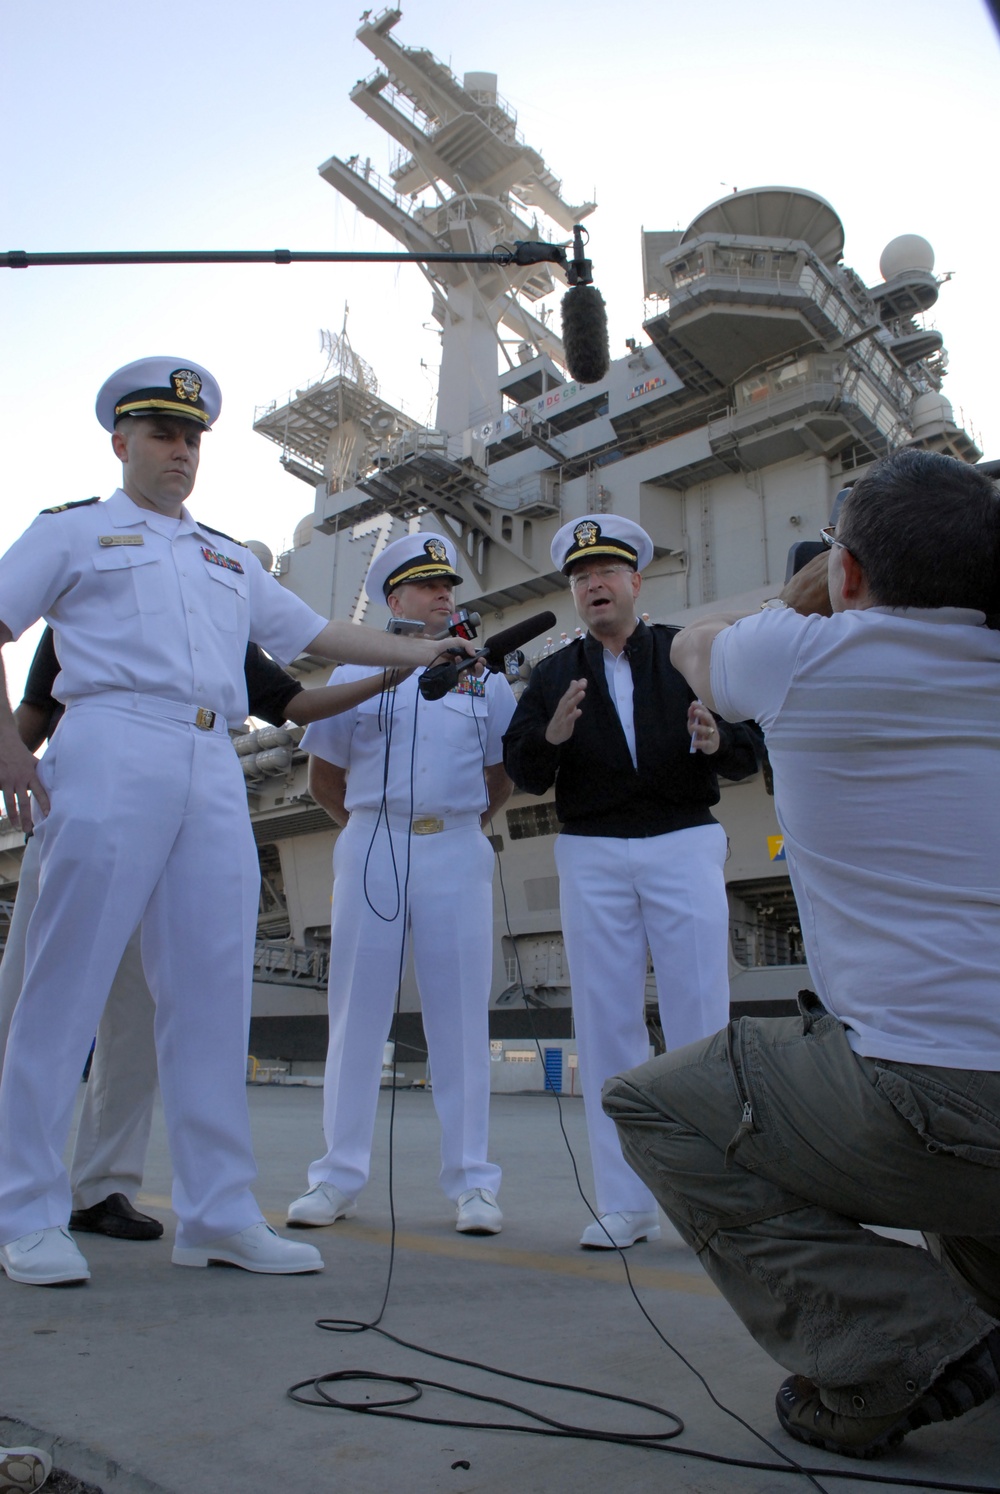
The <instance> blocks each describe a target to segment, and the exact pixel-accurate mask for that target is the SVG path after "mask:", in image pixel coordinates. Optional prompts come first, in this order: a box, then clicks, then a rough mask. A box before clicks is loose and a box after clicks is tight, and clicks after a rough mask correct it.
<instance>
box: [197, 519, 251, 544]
mask: <svg viewBox="0 0 1000 1494" xmlns="http://www.w3.org/2000/svg"><path fill="white" fill-rule="evenodd" d="M198 528H199V529H204V531H205V533H206V534H217V535H218V536H219V538H220V539H224V540H228V541H229V543H230V544H231V545H239V547H240V549H241V550H245V549H246V545H245V544H244V543H243V541H242V540H238V539H233V537H232V535H231V534H226V532H225V530H224V529H213V528H212V526H211V524H203V523H202V522H201V520H200V519H199V520H198Z"/></svg>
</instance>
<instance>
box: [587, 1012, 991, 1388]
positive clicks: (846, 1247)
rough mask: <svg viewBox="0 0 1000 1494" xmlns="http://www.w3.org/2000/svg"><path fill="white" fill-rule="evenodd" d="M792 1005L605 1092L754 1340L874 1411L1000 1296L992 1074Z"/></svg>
mask: <svg viewBox="0 0 1000 1494" xmlns="http://www.w3.org/2000/svg"><path fill="white" fill-rule="evenodd" d="M800 1005H801V1007H802V1014H801V1016H799V1017H789V1018H748V1017H744V1018H742V1019H741V1020H740V1021H739V1022H736V1023H732V1024H731V1025H730V1026H729V1027H728V1028H726V1029H724V1030H723V1031H722V1032H720V1033H717V1034H716V1036H715V1037H712V1038H707V1039H706V1040H705V1041H704V1042H701V1043H694V1044H692V1045H691V1046H690V1047H687V1048H682V1049H680V1050H678V1051H677V1052H674V1053H668V1054H665V1055H664V1056H663V1057H660V1058H655V1059H653V1060H652V1061H651V1062H649V1063H646V1064H642V1065H641V1066H640V1067H639V1068H636V1069H632V1070H630V1071H629V1072H627V1073H625V1074H620V1075H618V1076H617V1077H616V1078H613V1079H609V1080H608V1082H607V1084H606V1085H605V1087H604V1095H603V1104H604V1108H605V1110H606V1111H607V1113H608V1115H610V1116H611V1118H612V1119H613V1120H614V1122H615V1123H616V1125H617V1127H618V1134H619V1138H620V1140H621V1144H622V1151H623V1153H624V1155H625V1157H626V1159H627V1160H628V1162H629V1163H630V1164H631V1165H632V1167H633V1168H634V1169H635V1171H636V1172H637V1173H638V1174H639V1176H640V1177H641V1178H642V1179H643V1180H644V1181H645V1182H646V1183H647V1184H648V1186H649V1187H650V1188H651V1189H652V1191H653V1193H654V1194H655V1195H656V1197H657V1199H658V1201H659V1203H660V1205H661V1207H662V1208H663V1210H664V1212H665V1213H666V1214H667V1215H668V1216H669V1218H670V1219H671V1220H672V1221H673V1223H674V1225H675V1226H676V1228H677V1230H678V1231H679V1232H680V1234H681V1235H682V1237H683V1238H684V1239H685V1240H686V1241H687V1243H688V1244H689V1245H691V1247H692V1248H693V1249H694V1250H695V1251H696V1252H697V1253H698V1255H699V1258H700V1259H701V1262H702V1264H703V1266H704V1267H705V1269H706V1271H707V1272H708V1274H709V1276H710V1277H711V1278H712V1280H713V1281H714V1282H715V1283H716V1285H717V1286H718V1288H719V1290H720V1291H721V1292H722V1293H723V1295H724V1296H725V1297H726V1298H727V1299H728V1301H729V1303H730V1305H731V1306H732V1307H733V1308H734V1310H735V1311H736V1312H737V1313H738V1315H739V1316H740V1317H741V1318H742V1320H743V1322H744V1323H745V1324H746V1326H747V1328H748V1329H749V1330H750V1332H751V1333H752V1334H753V1336H754V1338H756V1340H757V1342H758V1343H759V1344H761V1346H762V1347H763V1348H764V1349H766V1350H767V1352H768V1353H769V1354H771V1355H772V1357H773V1358H774V1359H776V1360H777V1361H778V1363H779V1364H782V1365H784V1366H785V1367H786V1369H788V1370H790V1371H792V1372H794V1373H796V1374H801V1375H806V1376H808V1377H809V1378H810V1379H812V1380H814V1381H815V1382H816V1383H817V1384H818V1385H820V1386H821V1387H822V1389H823V1400H824V1402H825V1403H826V1404H827V1405H828V1406H829V1407H830V1409H831V1410H833V1411H837V1412H839V1413H841V1414H848V1415H854V1416H858V1415H870V1416H880V1415H883V1414H888V1413H889V1412H892V1411H895V1410H897V1409H899V1410H901V1409H903V1408H904V1407H905V1406H907V1405H909V1404H910V1403H911V1402H912V1401H913V1400H914V1399H915V1397H916V1395H917V1394H919V1392H920V1391H922V1390H924V1389H925V1388H926V1387H927V1386H928V1385H929V1384H930V1382H931V1381H932V1380H933V1379H934V1378H935V1376H936V1375H937V1374H938V1373H939V1372H940V1370H941V1369H942V1368H943V1366H944V1365H946V1364H948V1363H950V1362H951V1361H952V1360H954V1359H957V1358H959V1357H960V1356H961V1355H962V1354H963V1353H965V1351H966V1350H967V1349H968V1348H970V1347H971V1346H972V1345H973V1344H975V1343H976V1342H978V1340H980V1339H981V1338H982V1337H983V1336H984V1335H985V1334H986V1333H987V1332H988V1331H989V1329H990V1328H991V1327H992V1326H993V1321H992V1316H988V1314H990V1315H998V1316H1000V1234H997V1233H996V1231H997V1229H998V1222H1000V1074H997V1073H990V1072H984V1071H979V1070H957V1069H938V1068H929V1067H914V1066H911V1065H907V1064H898V1063H890V1062H887V1061H885V1060H872V1059H866V1058H859V1057H858V1056H857V1055H856V1054H855V1053H854V1052H853V1051H852V1049H851V1048H850V1046H849V1045H848V1042H847V1039H846V1035H845V1032H844V1028H843V1027H842V1025H841V1024H840V1022H838V1021H837V1020H836V1019H835V1018H834V1017H832V1016H830V1015H829V1014H828V1013H826V1012H825V1011H824V1009H823V1007H822V1006H821V1005H820V1003H819V1001H818V1000H817V999H816V997H815V996H813V995H812V994H811V993H809V992H803V993H802V995H801V996H800ZM862 1220H863V1221H864V1222H865V1223H867V1224H874V1225H883V1226H888V1227H895V1228H901V1229H915V1230H922V1231H924V1232H925V1233H926V1235H927V1236H928V1243H929V1245H930V1247H931V1249H930V1252H928V1251H926V1250H922V1249H920V1248H919V1247H915V1246H913V1245H908V1244H904V1243H902V1242H900V1241H897V1240H892V1239H887V1238H885V1237H884V1236H881V1235H877V1234H874V1233H873V1232H872V1231H871V1230H868V1229H864V1228H863V1227H862V1226H861V1223H860V1221H862Z"/></svg>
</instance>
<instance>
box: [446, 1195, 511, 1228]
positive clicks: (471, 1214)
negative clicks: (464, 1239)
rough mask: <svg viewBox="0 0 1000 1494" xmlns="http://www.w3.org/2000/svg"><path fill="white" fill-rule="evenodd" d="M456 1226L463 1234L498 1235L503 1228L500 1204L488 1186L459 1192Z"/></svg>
mask: <svg viewBox="0 0 1000 1494" xmlns="http://www.w3.org/2000/svg"><path fill="white" fill-rule="evenodd" d="M455 1228H456V1229H457V1230H458V1232H459V1234H462V1235H498V1234H499V1233H500V1231H501V1230H502V1229H503V1215H502V1214H501V1212H500V1205H499V1204H498V1203H497V1201H496V1199H495V1198H494V1196H493V1194H492V1193H491V1192H490V1190H489V1189H488V1188H470V1189H469V1190H468V1192H466V1193H461V1194H459V1198H458V1218H457V1219H456V1220H455Z"/></svg>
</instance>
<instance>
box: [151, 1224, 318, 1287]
mask: <svg viewBox="0 0 1000 1494" xmlns="http://www.w3.org/2000/svg"><path fill="white" fill-rule="evenodd" d="M170 1259H171V1260H172V1261H173V1263H174V1265H175V1266H214V1265H225V1266H242V1268H243V1270H244V1271H260V1272H261V1273H262V1274H264V1275H265V1276H294V1275H296V1274H297V1273H298V1272H300V1271H322V1270H323V1257H322V1256H321V1255H320V1253H319V1251H318V1250H317V1249H316V1247H315V1245H300V1244H299V1242H298V1240H285V1239H283V1238H282V1237H281V1235H276V1234H275V1232H274V1230H273V1229H272V1228H271V1226H270V1225H269V1224H265V1223H264V1221H263V1219H262V1220H261V1221H260V1223H259V1224H251V1225H249V1226H248V1227H247V1228H246V1229H241V1230H240V1232H239V1234H238V1235H225V1236H224V1237H223V1238H222V1239H221V1240H209V1242H208V1244H207V1245H175V1246H174V1249H173V1254H172V1255H171V1257H170Z"/></svg>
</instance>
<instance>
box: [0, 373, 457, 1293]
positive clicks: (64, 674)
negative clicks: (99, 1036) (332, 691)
mask: <svg viewBox="0 0 1000 1494" xmlns="http://www.w3.org/2000/svg"><path fill="white" fill-rule="evenodd" d="M220 406H221V394H220V392H219V387H218V384H217V383H216V381H215V379H214V378H213V377H212V375H211V374H210V373H208V372H207V370H205V369H203V368H200V367H199V366H198V365H197V364H193V363H190V362H188V361H186V360H183V359H179V358H150V359H143V360H140V361H139V362H137V363H133V364H129V365H128V366H127V367H126V368H123V369H120V370H118V372H117V373H115V374H113V375H112V376H111V378H110V379H108V380H107V382H106V383H105V384H104V386H103V387H102V389H101V391H100V394H99V395H98V401H97V414H98V419H99V421H100V423H101V424H102V425H103V426H104V428H105V429H106V430H109V431H111V432H112V445H113V448H114V451H115V453H116V455H117V456H118V458H119V459H120V461H121V462H122V470H123V479H122V487H121V488H119V489H118V491H117V492H115V493H114V494H113V495H112V497H111V498H110V499H108V500H107V502H103V503H102V502H97V501H96V500H95V501H91V502H87V503H84V504H80V505H67V506H65V507H64V508H63V509H59V510H54V511H49V512H46V513H44V514H41V515H40V516H39V517H38V518H37V519H36V520H35V522H34V523H33V524H32V525H31V527H30V528H29V529H28V530H27V531H26V532H25V534H24V535H22V537H21V538H20V539H19V540H18V541H16V543H15V544H14V545H13V546H12V547H11V549H10V550H8V552H7V554H6V555H5V556H3V557H2V558H0V643H6V642H8V641H10V640H11V639H12V638H17V637H19V636H20V634H21V633H22V632H23V631H24V629H25V628H26V627H28V626H29V625H30V624H31V623H32V622H34V621H35V620H36V619H37V618H38V617H40V616H44V617H45V618H46V620H47V621H48V622H49V624H50V625H51V626H52V628H53V630H54V633H55V637H56V644H57V648H58V653H59V660H60V664H61V666H62V668H61V674H60V677H59V680H58V683H57V688H56V694H57V696H58V698H59V699H61V700H62V701H63V702H64V703H65V705H66V714H65V718H64V720H63V722H62V723H61V725H60V727H59V732H58V735H57V737H56V739H55V741H54V742H53V744H52V746H51V748H50V750H49V752H48V753H47V754H46V756H45V758H44V761H43V762H42V763H41V764H39V763H38V761H37V760H36V759H35V758H34V757H33V756H32V755H31V754H30V753H29V752H28V750H27V749H26V748H25V747H24V746H23V744H22V743H21V741H20V738H19V736H18V734H17V730H16V727H15V724H14V721H13V717H12V715H11V711H10V706H9V703H8V702H7V698H6V689H5V688H4V689H3V690H2V691H0V788H2V790H3V793H4V799H5V803H6V807H7V812H8V814H9V815H10V817H11V819H12V820H13V821H14V823H15V824H20V825H21V826H22V828H24V829H26V830H27V829H30V828H31V826H32V802H34V807H35V830H36V834H37V835H38V842H39V852H40V890H39V899H38V905H37V907H36V910H35V913H34V914H33V916H32V918H31V922H30V925H29V928H28V931H27V947H26V966H25V976H24V985H23V989H22V995H21V1000H20V1001H19V1003H18V1007H17V1011H16V1014H15V1017H14V1021H13V1024H12V1027H11V1033H10V1040H9V1044H8V1049H7V1055H6V1060H5V1063H4V1071H3V1080H2V1083H0V1266H2V1267H3V1269H4V1271H5V1272H6V1273H7V1275H8V1276H9V1277H11V1278H12V1279H13V1280H15V1281H22V1282H26V1283H30V1284H38V1285H43V1284H51V1283H56V1282H64V1281H79V1280H86V1279H87V1278H88V1276H89V1270H88V1268H87V1263H86V1261H85V1260H84V1258H83V1256H82V1255H81V1254H80V1252H79V1251H78V1250H77V1248H76V1245H75V1244H74V1242H73V1241H72V1239H71V1238H70V1236H69V1234H68V1233H67V1232H66V1229H65V1225H66V1222H67V1220H68V1218H69V1213H70V1188H69V1181H68V1178H67V1176H66V1171H65V1168H64V1167H63V1163H62V1152H63V1148H64V1145H65V1142H66V1137H67V1133H68V1130H69V1123H70V1118H71V1114H72V1108H73V1100H74V1096H75V1091H76V1086H77V1081H78V1078H79V1074H80V1071H81V1069H82V1067H83V1061H84V1059H85V1057H86V1054H87V1050H88V1048H89V1046H90V1041H91V1038H92V1036H93V1033H94V1030H95V1028H96V1026H97V1024H98V1020H99V1018H100V1014H101V1009H102V1006H103V1004H104V1002H105V1000H106V998H107V994H108V990H109V987H110V985H111V981H112V978H113V976H114V973H115V970H116V969H117V967H118V963H119V960H120V959H121V956H122V952H123V950H124V948H125V945H126V943H127V942H128V939H129V936H130V935H131V933H132V931H133V929H134V928H135V926H136V924H137V923H139V921H140V920H141V921H142V928H143V963H144V965H145V969H146V974H147V977H148V979H149V984H150V988H151V989H152V991H153V994H154V997H155V999H156V1046H157V1056H158V1063H159V1071H160V1085H161V1091H162V1095H163V1103H164V1110H165V1114H166V1120H167V1127H168V1133H169V1139H170V1148H171V1155H172V1159H173V1163H174V1189H173V1206H174V1211H175V1213H176V1214H177V1217H178V1228H177V1236H176V1244H175V1247H174V1251H173V1260H174V1262H175V1263H176V1264H178V1265H186V1266H204V1265H207V1264H209V1262H211V1261H215V1260H220V1261H226V1262H230V1263H232V1264H234V1265H238V1266H243V1267H245V1268H247V1269H249V1270H254V1271H264V1272H270V1273H286V1272H299V1271H313V1270H320V1269H322V1264H323V1262H322V1257H321V1256H320V1255H319V1253H318V1252H317V1251H315V1250H314V1249H313V1248H312V1247H309V1246H303V1245H301V1244H299V1243H298V1242H294V1241H290V1240H282V1239H280V1238H279V1237H278V1236H277V1235H275V1234H274V1232H273V1231H272V1230H270V1229H269V1228H268V1226H267V1225H266V1224H265V1223H264V1221H263V1219H262V1216H261V1212H260V1209H259V1207H258V1205H257V1203H256V1201H255V1199H254V1197H253V1194H252V1193H251V1191H250V1185H251V1183H252V1182H253V1179H254V1177H255V1174H256V1168H255V1164H254V1159H253V1152H252V1149H251V1143H250V1132H249V1122H248V1114H247V1105H246V1091H245V1059H246V1034H247V1022H248V1018H249V1005H250V987H251V961H252V947H253V938H254V930H255V924H256V912H257V889H258V866H257V857H256V852H255V848H254V843H253V836H252V834H251V831H250V823H249V818H248V815H247V808H246V793H245V788H244V784H243V775H242V772H241V770H240V766H239V763H238V761H237V758H236V755H235V753H234V752H233V750H232V746H231V744H230V742H229V739H228V731H227V727H228V725H229V724H230V723H232V724H233V725H239V724H241V723H242V722H243V721H244V719H245V717H246V710H247V697H246V684H245V680H244V674H243V663H244V655H245V651H246V647H247V642H248V640H249V639H252V640H253V641H255V642H258V643H260V644H261V645H262V646H263V647H264V648H266V649H267V650H268V651H269V652H271V653H273V654H274V655H275V656H276V657H277V658H278V659H279V660H284V661H286V662H287V661H289V660H291V659H293V658H294V657H295V656H296V655H297V654H299V653H301V652H302V651H303V650H305V649H307V648H308V649H309V650H311V651H313V652H316V653H319V654H320V655H325V656H326V657H327V658H341V659H342V658H345V657H347V658H351V659H353V660H355V661H356V662H359V663H364V662H368V663H375V664H390V665H391V664H402V663H408V664H415V663H428V662H430V660H431V659H432V658H433V657H434V655H435V648H434V646H433V645H432V644H430V643H427V642H424V641H422V640H412V639H391V638H386V637H384V636H383V635H379V634H376V633H374V632H369V631H366V630H364V629H361V628H356V627H354V626H352V625H351V624H348V623H326V622H325V621H324V619H323V618H322V617H320V616H319V615H318V614H317V613H315V612H313V611H312V609H311V608H310V607H308V606H306V604H305V603H304V602H302V601H301V600H300V599H299V598H298V597H295V596H294V595H293V594H292V593H290V592H288V591H285V590H283V589H282V588H281V587H280V586H279V585H278V584H277V582H276V581H275V580H274V579H273V577H271V576H269V575H267V573H266V572H265V571H264V570H263V569H262V567H261V565H260V563H259V562H258V561H257V559H256V558H255V557H254V556H253V555H252V554H251V553H250V552H249V551H248V550H247V549H245V548H244V547H243V546H241V545H239V544H237V543H236V542H235V541H234V540H231V539H229V538H228V537H226V536H224V535H221V534H219V533H218V532H216V531H213V530H211V529H208V528H207V527H205V526H204V525H201V524H199V523H197V522H196V521H195V520H194V519H193V518H192V517H191V515H190V514H189V513H188V511H187V509H186V508H185V507H184V500H185V499H186V498H187V497H188V495H189V494H190V492H191V490H192V488H193V487H194V481H195V476H196V473H197V469H198V461H199V454H200V442H201V436H202V434H203V432H204V431H205V430H207V429H209V428H210V426H211V424H212V422H213V421H214V420H215V418H216V417H217V415H218V413H219V409H220ZM414 650H416V652H414Z"/></svg>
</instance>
